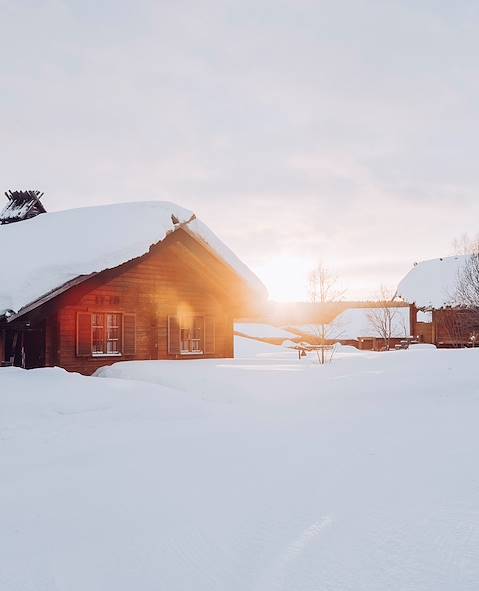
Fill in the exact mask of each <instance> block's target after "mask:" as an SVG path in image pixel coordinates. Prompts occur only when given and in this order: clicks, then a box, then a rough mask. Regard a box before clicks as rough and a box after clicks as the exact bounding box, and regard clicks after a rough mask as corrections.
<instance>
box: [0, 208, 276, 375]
mask: <svg viewBox="0 0 479 591" xmlns="http://www.w3.org/2000/svg"><path fill="white" fill-rule="evenodd" d="M42 237H43V240H44V241H43V242H42V240H41V238H42ZM25 241H26V242H27V243H28V242H29V243H30V245H31V249H36V251H35V252H33V251H32V250H31V249H29V248H24V249H23V250H21V251H20V253H19V255H18V259H19V260H17V261H16V262H15V263H10V264H7V263H0V269H2V277H7V284H8V275H10V279H11V282H10V284H9V285H8V287H5V283H4V284H3V287H0V308H2V302H3V307H4V310H3V320H2V319H0V360H3V363H4V364H14V365H17V366H21V367H25V368H34V367H43V366H60V367H63V368H65V369H67V370H69V371H76V372H79V373H82V374H86V375H89V374H91V373H93V372H94V371H95V370H96V369H97V368H99V367H101V366H103V365H107V364H111V363H114V362H117V361H124V360H142V359H178V360H185V359H199V358H219V357H233V356H234V350H233V342H234V341H233V320H234V318H235V317H237V316H242V315H244V314H245V313H250V312H251V311H254V308H255V306H257V305H262V304H263V302H264V300H265V298H266V290H265V289H264V287H263V285H262V284H261V283H260V282H259V280H258V279H257V278H256V276H255V275H254V274H253V273H252V272H251V271H250V270H249V269H248V268H247V267H246V266H245V265H244V264H243V263H241V261H239V260H238V259H237V257H236V256H235V255H234V254H233V253H232V252H231V251H230V250H229V249H228V248H227V247H226V246H225V245H224V244H223V243H222V242H221V241H220V240H219V239H218V238H217V237H216V236H215V235H214V234H213V233H212V232H211V230H209V229H208V228H207V227H206V226H205V225H204V224H202V223H201V222H199V221H198V220H196V218H195V216H194V215H193V214H192V212H189V211H187V210H183V209H182V208H179V207H178V206H175V205H174V204H170V203H162V202H150V203H131V204H117V205H111V206H100V207H92V208H82V209H78V210H69V211H65V212H58V213H51V214H45V215H42V216H38V217H37V218H36V219H34V220H31V221H29V222H28V223H26V222H19V223H16V224H10V225H8V226H5V227H1V228H0V249H1V248H4V247H5V245H6V244H8V243H22V244H25ZM29 256H30V257H31V258H33V261H32V260H29ZM21 264H23V265H25V268H24V270H19V266H18V265H21ZM34 296H36V297H34ZM1 314H2V313H1V312H0V315H1Z"/></svg>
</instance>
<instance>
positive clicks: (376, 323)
mask: <svg viewBox="0 0 479 591" xmlns="http://www.w3.org/2000/svg"><path fill="white" fill-rule="evenodd" d="M389 321H390V326H389ZM295 331H296V333H297V334H299V335H301V336H303V337H305V338H308V337H309V338H310V339H311V338H312V339H316V340H317V339H319V338H320V336H321V334H322V329H321V327H320V326H319V325H317V324H304V325H301V326H297V327H295ZM324 335H325V339H326V340H327V341H328V342H331V343H333V342H339V343H342V344H344V345H353V346H355V347H358V348H360V349H374V350H377V349H383V348H384V347H385V346H386V344H385V340H387V341H389V346H394V345H396V344H398V343H399V342H400V341H402V340H404V339H409V338H410V319H409V307H408V306H404V305H396V306H395V305H388V306H387V307H386V306H385V305H383V306H379V305H377V306H372V305H368V306H362V307H353V308H347V309H346V310H344V311H343V312H341V313H340V314H339V315H338V316H336V318H334V320H332V321H331V322H330V323H328V324H327V325H325V329H324ZM385 335H386V337H387V338H385Z"/></svg>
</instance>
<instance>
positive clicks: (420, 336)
mask: <svg viewBox="0 0 479 591" xmlns="http://www.w3.org/2000/svg"><path fill="white" fill-rule="evenodd" d="M465 261H466V256H452V257H444V258H439V259H432V260H429V261H423V262H420V263H416V264H415V265H414V267H413V268H412V269H411V270H410V271H409V273H408V274H407V275H406V276H405V277H404V278H403V279H402V280H401V282H400V284H399V286H398V290H397V296H398V297H401V298H402V299H403V300H404V301H406V302H409V304H410V308H411V312H410V321H411V328H410V331H411V335H413V337H414V338H415V340H417V341H418V342H421V343H430V344H433V345H436V346H437V347H444V348H453V347H475V346H477V342H478V341H479V311H478V310H476V309H468V308H465V307H464V306H460V305H457V302H456V293H457V286H458V281H459V278H460V276H461V272H462V269H463V268H464V264H465Z"/></svg>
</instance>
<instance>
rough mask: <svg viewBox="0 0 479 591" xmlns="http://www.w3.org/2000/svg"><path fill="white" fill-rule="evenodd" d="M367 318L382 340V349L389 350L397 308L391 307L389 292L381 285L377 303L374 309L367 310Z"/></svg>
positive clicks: (390, 294) (390, 293)
mask: <svg viewBox="0 0 479 591" xmlns="http://www.w3.org/2000/svg"><path fill="white" fill-rule="evenodd" d="M367 316H368V320H369V322H370V324H371V326H372V327H373V328H374V329H375V331H376V332H377V334H378V335H379V336H380V337H381V338H382V339H383V341H384V348H385V349H386V350H389V347H390V344H391V338H392V337H393V336H394V328H395V324H396V322H397V316H398V311H397V308H396V307H394V305H393V301H392V292H391V290H389V289H388V288H386V287H385V286H384V285H381V287H380V290H379V301H378V303H377V304H376V306H375V307H374V308H371V309H370V310H369V312H368V314H367ZM403 328H405V327H403Z"/></svg>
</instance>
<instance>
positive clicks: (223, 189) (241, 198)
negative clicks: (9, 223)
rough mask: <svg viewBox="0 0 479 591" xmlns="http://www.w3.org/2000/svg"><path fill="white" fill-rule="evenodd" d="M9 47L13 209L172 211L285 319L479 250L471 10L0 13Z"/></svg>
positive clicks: (138, 5)
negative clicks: (465, 250) (322, 282)
mask: <svg viewBox="0 0 479 591" xmlns="http://www.w3.org/2000/svg"><path fill="white" fill-rule="evenodd" d="M0 30H1V35H0V65H1V68H0V104H1V108H0V131H1V136H0V137H1V143H0V189H1V191H2V192H3V191H4V190H7V189H9V188H12V189H14V188H39V189H41V190H42V191H45V194H46V197H45V199H44V202H45V205H46V207H47V209H49V210H57V209H65V208H69V207H74V206H83V205H94V204H101V203H110V202H115V201H135V200H149V199H158V200H161V199H166V200H170V201H174V202H177V203H179V204H180V205H183V206H184V207H188V208H190V209H193V210H194V211H195V212H196V213H197V215H198V217H200V218H201V219H202V220H203V221H205V222H206V223H207V224H209V225H210V227H211V228H212V229H213V230H214V231H215V232H216V233H217V234H218V235H219V236H220V237H221V238H222V239H223V240H224V241H225V242H226V243H227V244H228V245H229V246H230V247H231V248H232V249H233V250H234V251H235V252H236V253H237V254H238V255H239V256H240V258H242V259H243V260H244V261H245V262H246V263H247V264H248V265H249V266H250V267H251V268H252V269H253V270H254V271H255V272H256V273H257V274H258V275H259V276H260V278H261V279H262V280H263V281H264V282H265V284H266V285H267V287H268V288H269V291H270V295H271V297H272V298H274V299H282V300H287V299H306V297H307V295H306V294H307V289H306V287H307V273H308V270H309V269H310V268H311V267H312V266H313V265H314V264H315V262H316V261H318V260H320V259H321V260H323V261H324V262H325V263H327V264H328V265H329V266H330V267H333V268H335V269H336V271H337V273H338V274H339V275H340V276H341V278H342V284H343V285H344V287H345V288H347V290H348V291H347V297H350V298H354V297H367V296H370V295H374V293H375V292H376V291H377V289H378V287H379V285H380V284H381V283H382V284H386V285H390V286H391V287H394V286H395V285H396V283H397V282H398V281H399V279H400V278H401V276H402V275H403V274H404V273H405V272H406V271H407V270H408V269H409V268H410V266H411V265H412V263H413V262H414V261H416V260H421V259H425V258H433V257H438V256H444V255H447V254H450V253H451V243H452V240H453V238H454V237H455V236H457V235H460V234H462V233H464V232H468V233H470V234H471V235H473V234H476V233H477V232H478V231H479V223H478V221H477V220H478V219H479V166H478V165H477V157H478V156H477V155H478V144H479V139H478V138H479V117H478V112H479V111H478V105H479V76H478V71H479V68H478V66H479V57H478V56H479V36H478V34H477V31H478V30H479V3H477V2H467V1H464V0H463V1H458V2H454V3H452V2H450V1H449V2H441V1H438V0H435V1H433V0H431V1H424V0H423V1H421V0H414V1H413V0H411V1H409V0H401V1H400V2H399V1H397V2H388V1H385V0H382V1H380V0H378V1H376V2H368V1H364V2H357V1H352V0H351V1H349V2H346V1H340V0H339V1H338V0H330V1H324V2H323V1H321V0H317V1H315V2H307V1H301V0H294V1H293V0H290V1H287V2H285V1H281V0H270V1H265V2H261V1H258V0H254V1H244V0H243V1H241V2H238V1H231V2H226V1H224V2H201V1H181V0H179V1H174V2H171V1H161V0H160V1H158V0H157V1H155V2H149V1H142V0H139V1H135V2H133V1H131V2H122V1H121V0H106V1H105V0H95V1H91V0H77V1H75V2H67V1H61V0H57V1H53V0H52V1H45V2H43V1H41V0H35V1H30V2H27V1H22V0H18V1H15V2H12V1H11V0H9V1H8V2H7V1H4V0H0ZM0 202H1V201H0ZM111 231H114V229H113V228H112V229H111ZM59 247H61V245H59Z"/></svg>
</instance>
